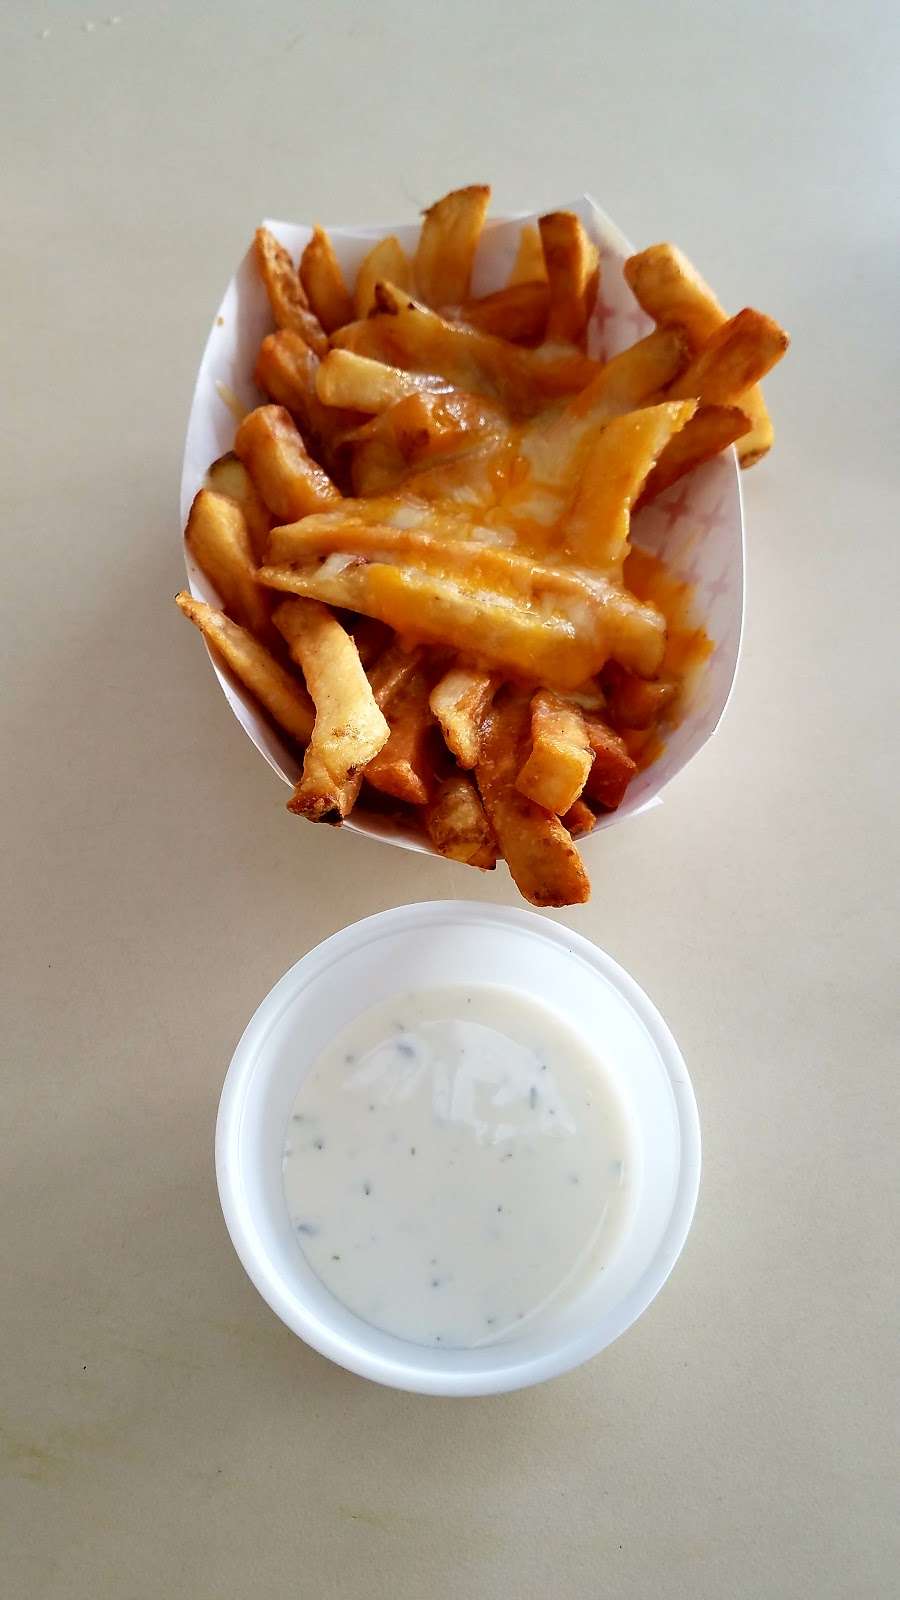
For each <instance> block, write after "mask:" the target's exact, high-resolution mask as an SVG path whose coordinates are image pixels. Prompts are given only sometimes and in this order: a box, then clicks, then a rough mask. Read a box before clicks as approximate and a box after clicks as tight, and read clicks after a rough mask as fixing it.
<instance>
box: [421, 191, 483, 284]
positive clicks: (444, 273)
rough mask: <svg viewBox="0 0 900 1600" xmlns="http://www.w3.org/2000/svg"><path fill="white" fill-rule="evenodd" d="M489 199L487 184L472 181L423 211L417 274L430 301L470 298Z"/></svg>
mask: <svg viewBox="0 0 900 1600" xmlns="http://www.w3.org/2000/svg"><path fill="white" fill-rule="evenodd" d="M490 199H491V191H490V186H489V185H488V184H484V183H477V184H471V185H470V186H469V188H468V189H454V190H453V192H452V193H451V194H445V195H444V197H443V199H442V200H438V201H436V202H435V204H434V205H433V206H429V207H428V210H427V211H426V212H425V213H424V221H423V223H422V231H421V233H420V235H419V247H418V249H417V251H416V262H415V277H416V283H417V284H418V288H419V294H420V295H421V297H422V299H423V300H424V301H425V302H426V304H427V305H430V306H443V305H456V304H458V302H459V301H460V300H465V299H466V298H467V296H468V293H469V280H470V278H471V276H472V263H473V261H474V260H475V251H476V250H477V248H478V241H479V239H480V238H481V230H482V228H483V226H484V219H485V216H486V215H487V208H488V206H489V204H490Z"/></svg>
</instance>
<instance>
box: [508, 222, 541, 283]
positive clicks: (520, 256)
mask: <svg viewBox="0 0 900 1600" xmlns="http://www.w3.org/2000/svg"><path fill="white" fill-rule="evenodd" d="M546 282H547V263H546V261H545V260H544V246H543V245H542V243H541V234H540V229H539V228H537V227H536V226H535V224H534V223H533V222H526V224H525V226H524V228H523V229H522V231H521V233H520V234H519V248H518V250H517V251H516V259H515V261H514V262H513V269H512V272H511V273H510V275H509V287H510V288H513V287H514V286H515V285H516V284H518V283H546Z"/></svg>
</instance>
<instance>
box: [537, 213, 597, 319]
mask: <svg viewBox="0 0 900 1600" xmlns="http://www.w3.org/2000/svg"><path fill="white" fill-rule="evenodd" d="M538 227H539V228H540V232H541V244H542V246H543V250H544V263H545V265H546V268H547V281H548V282H549V285H550V310H549V314H548V317H547V338H548V339H560V340H562V341H565V342H567V343H569V344H581V343H582V342H583V341H584V337H585V334H586V333H587V325H588V322H589V321H590V316H591V312H592V311H593V309H594V301H595V300H596V298H597V287H598V284H599V282H600V258H599V255H598V252H597V246H596V245H595V244H594V242H593V240H591V239H589V238H588V236H587V234H586V233H585V231H584V224H583V223H582V222H581V221H580V219H579V218H578V217H576V216H575V215H574V213H573V212H571V211H553V212H550V213H549V214H548V215H547V216H546V217H541V218H540V221H539V222H538Z"/></svg>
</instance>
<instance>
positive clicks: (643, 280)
mask: <svg viewBox="0 0 900 1600" xmlns="http://www.w3.org/2000/svg"><path fill="white" fill-rule="evenodd" d="M622 271H623V274H624V277H625V282H626V283H627V284H628V287H629V288H630V289H631V292H632V294H633V295H634V297H635V299H636V300H637V302H638V305H639V306H640V307H641V308H642V310H644V311H646V313H647V315H648V317H652V318H653V321H654V322H655V323H657V324H658V326H659V327H661V328H682V329H683V330H684V332H685V334H686V335H687V338H688V339H689V341H690V345H691V349H692V350H699V349H700V347H701V345H704V344H705V343H706V341H707V339H710V338H712V335H713V334H714V333H715V332H716V329H717V328H720V327H721V326H722V323H723V322H724V321H725V320H726V313H725V312H724V311H723V309H722V307H721V305H720V304H719V301H718V300H717V299H716V297H715V295H714V294H713V291H712V289H711V288H710V287H709V284H708V283H706V282H705V281H704V280H703V278H701V276H700V274H699V272H698V271H697V269H696V267H694V266H693V265H692V264H691V262H690V261H689V260H688V258H687V256H685V255H682V253H681V251H680V250H679V249H678V247H677V246H676V245H674V244H651V245H650V246H649V248H648V249H646V250H641V251H639V252H638V254H637V255H633V256H629V258H628V260H627V261H626V262H625V265H624V267H623V268H622Z"/></svg>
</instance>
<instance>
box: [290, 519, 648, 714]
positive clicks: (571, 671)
mask: <svg viewBox="0 0 900 1600" xmlns="http://www.w3.org/2000/svg"><path fill="white" fill-rule="evenodd" d="M423 520H424V516H423ZM436 520H437V519H436ZM444 520H445V522H446V521H448V520H449V519H444ZM450 527H451V530H452V527H453V524H452V522H451V523H450ZM270 551H271V553H273V554H277V555H280V556H282V557H283V556H284V555H285V554H287V555H288V557H289V561H290V564H284V563H283V564H281V565H277V564H273V565H269V566H265V567H261V568H260V570H259V580H260V582H261V583H264V584H266V585H268V586H270V587H271V588H273V589H278V590H281V591H284V592H286V593H288V594H300V595H306V596H308V597H310V598H312V599H317V600H325V601H326V602H328V603H330V604H332V605H337V606H345V607H347V608H349V609H350V610H354V611H361V612H363V614H364V615H366V616H374V617H378V618H379V620H380V621H382V622H387V623H389V624H390V626H391V627H392V628H396V629H397V631H398V632H399V633H406V634H410V635H413V636H416V635H417V636H418V637H419V638H422V639H427V640H429V641H431V642H432V643H434V644H442V643H445V644H448V645H451V646H452V647H453V648H455V649H457V650H460V651H461V652H463V653H466V654H469V655H472V656H476V657H477V656H480V657H481V658H482V659H484V660H485V661H486V662H488V663H489V664H490V665H491V666H492V667H494V668H496V669H498V670H500V669H505V670H506V671H508V672H509V673H511V674H514V675H518V676H522V677H526V678H527V677H532V678H537V679H538V681H545V682H547V683H550V684H553V685H555V686H557V687H559V688H563V689H574V688H577V687H578V686H579V685H580V684H581V683H583V682H584V681H585V679H587V678H589V677H591V676H592V675H593V673H595V672H597V671H598V670H599V668H600V667H601V666H602V665H603V663H604V661H606V660H608V659H609V658H610V657H612V658H613V659H614V660H616V661H619V662H621V664H622V666H625V667H630V668H631V669H632V670H633V671H635V672H637V673H639V674H640V675H641V676H643V677H653V676H654V675H655V673H656V672H657V671H658V669H659V667H660V665H661V662H662V658H663V653H664V650H665V619H664V618H663V616H662V615H661V613H660V612H659V611H657V610H656V608H655V607H654V606H652V605H647V604H643V603H641V602H640V601H638V600H635V598H634V597H633V596H632V595H630V594H629V593H628V591H627V590H625V589H622V588H621V587H620V586H619V585H618V584H616V583H612V582H609V581H608V580H607V579H606V578H604V577H603V576H602V575H601V574H600V573H597V574H594V575H590V576H588V575H586V574H584V573H582V572H579V571H578V570H577V569H575V568H569V569H567V568H565V567H562V566H550V565H546V566H545V565H542V564H539V563H537V562H536V561H534V560H533V559H532V558H530V557H527V556H520V555H518V554H515V553H514V552H513V551H510V550H503V549H499V548H497V547H496V546H494V545H481V544H475V543H474V542H472V541H467V540H466V539H462V538H454V537H452V536H449V537H448V536H447V533H446V531H445V530H444V528H442V527H441V524H440V521H438V523H437V532H436V533H435V534H431V533H427V532H419V531H418V530H417V529H404V528H394V527H390V526H388V525H385V524H377V523H376V524H367V523H365V522H362V521H356V520H354V518H353V516H352V514H350V515H347V516H346V517H344V516H343V515H342V514H341V513H337V514H334V515H332V514H329V513H324V514H323V515H322V516H321V517H317V518H315V519H313V518H311V517H306V518H304V519H303V521H302V522H298V523H293V524H292V525H290V526H289V527H286V528H276V529H274V530H273V533H272V540H271V545H270ZM323 555H324V556H326V558H329V557H330V558H331V561H330V562H329V559H326V560H325V561H324V562H322V563H321V564H316V562H315V558H316V557H321V556H323ZM354 556H357V557H359V558H360V559H358V560H353V557H354ZM311 558H312V559H311Z"/></svg>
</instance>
